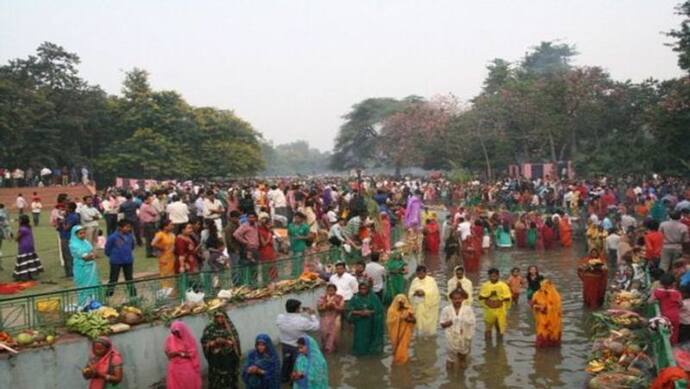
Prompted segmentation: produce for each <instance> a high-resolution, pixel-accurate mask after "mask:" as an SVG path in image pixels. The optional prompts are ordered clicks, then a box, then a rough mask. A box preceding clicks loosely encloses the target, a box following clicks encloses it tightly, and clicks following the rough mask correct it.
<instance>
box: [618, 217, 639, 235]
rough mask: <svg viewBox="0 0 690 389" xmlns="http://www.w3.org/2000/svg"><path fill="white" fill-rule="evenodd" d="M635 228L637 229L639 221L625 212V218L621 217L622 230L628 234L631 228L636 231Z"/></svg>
mask: <svg viewBox="0 0 690 389" xmlns="http://www.w3.org/2000/svg"><path fill="white" fill-rule="evenodd" d="M635 227H637V220H635V217H633V216H631V215H630V214H628V212H625V213H624V214H623V216H621V229H622V230H623V232H624V233H627V232H628V231H630V229H631V228H633V229H634V228H635Z"/></svg>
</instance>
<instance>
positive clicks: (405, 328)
mask: <svg viewBox="0 0 690 389" xmlns="http://www.w3.org/2000/svg"><path fill="white" fill-rule="evenodd" d="M416 321H417V320H416V319H415V317H414V310H413V309H412V304H410V300H408V299H407V296H405V295H404V294H399V295H397V296H395V298H394V299H393V302H392V303H391V306H390V308H388V314H387V316H386V325H387V327H388V336H389V337H390V339H391V346H393V364H396V365H402V364H405V363H407V361H408V360H409V358H410V357H409V355H408V350H409V348H410V341H411V340H412V334H413V333H414V326H415V323H416Z"/></svg>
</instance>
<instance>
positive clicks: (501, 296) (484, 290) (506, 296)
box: [479, 281, 513, 334]
mask: <svg viewBox="0 0 690 389" xmlns="http://www.w3.org/2000/svg"><path fill="white" fill-rule="evenodd" d="M492 292H496V297H491V294H492ZM479 297H480V301H481V306H482V309H483V310H484V323H485V328H486V331H487V332H488V331H490V330H491V329H492V328H493V326H494V325H495V324H498V332H499V333H501V334H504V333H505V331H506V326H507V324H508V322H507V318H506V316H507V313H508V309H510V303H511V300H512V298H513V294H512V293H511V292H510V287H508V284H506V283H505V282H503V281H497V282H496V283H493V282H491V281H486V282H484V283H483V284H482V286H481V288H479ZM489 298H492V299H496V300H502V301H504V302H503V304H501V306H500V307H498V308H491V307H489V306H488V305H487V304H486V300H487V299H489ZM506 300H507V301H506Z"/></svg>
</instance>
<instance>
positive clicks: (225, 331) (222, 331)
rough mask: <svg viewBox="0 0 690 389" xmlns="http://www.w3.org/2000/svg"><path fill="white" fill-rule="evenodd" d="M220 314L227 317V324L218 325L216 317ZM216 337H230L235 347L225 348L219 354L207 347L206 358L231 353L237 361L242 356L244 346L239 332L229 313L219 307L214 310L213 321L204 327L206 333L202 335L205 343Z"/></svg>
mask: <svg viewBox="0 0 690 389" xmlns="http://www.w3.org/2000/svg"><path fill="white" fill-rule="evenodd" d="M218 316H222V317H223V318H224V319H225V324H222V325H218V324H217V323H216V320H215V319H216V318H217V317H218ZM216 338H223V339H229V340H231V341H232V343H233V345H234V347H233V349H232V350H230V349H223V350H221V351H219V352H218V353H217V354H211V353H208V352H207V351H206V348H204V355H205V356H206V359H209V358H210V357H211V356H216V355H222V356H225V355H229V354H233V356H235V357H236V358H237V361H239V359H240V358H241V357H242V347H241V346H240V336H239V334H238V333H237V329H236V328H235V325H234V324H233V323H232V321H231V320H230V317H228V314H227V313H226V312H225V311H224V310H222V309H219V310H217V311H215V312H213V317H212V321H211V322H210V323H208V325H207V326H206V328H204V334H203V335H202V336H201V344H202V345H205V344H206V343H207V342H210V341H212V340H215V339H216Z"/></svg>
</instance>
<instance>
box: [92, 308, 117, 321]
mask: <svg viewBox="0 0 690 389" xmlns="http://www.w3.org/2000/svg"><path fill="white" fill-rule="evenodd" d="M96 312H98V313H99V314H100V315H101V316H103V318H104V319H110V318H117V317H118V316H120V315H119V314H118V313H117V310H116V309H115V308H110V307H106V306H102V307H100V308H98V310H97V311H96Z"/></svg>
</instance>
